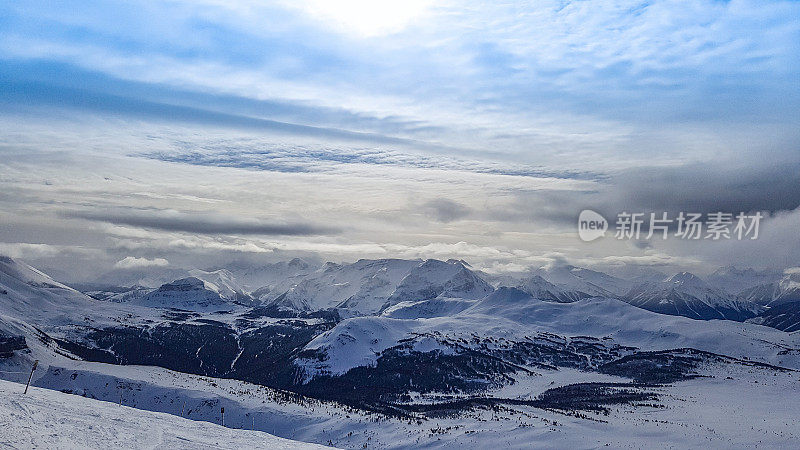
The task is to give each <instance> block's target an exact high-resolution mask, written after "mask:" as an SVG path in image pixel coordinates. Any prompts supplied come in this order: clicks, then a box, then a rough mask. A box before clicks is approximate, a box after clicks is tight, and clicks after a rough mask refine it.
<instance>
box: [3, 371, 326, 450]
mask: <svg viewBox="0 0 800 450" xmlns="http://www.w3.org/2000/svg"><path fill="white" fill-rule="evenodd" d="M24 388H25V386H24V385H22V384H18V383H13V382H10V381H2V380H0V424H2V425H0V447H3V448H92V449H107V448H130V449H138V448H270V449H315V448H326V447H323V446H320V445H315V444H307V443H304V442H297V441H291V440H289V439H283V438H279V437H276V436H272V435H270V434H267V433H264V432H262V431H252V430H236V429H232V428H226V427H223V426H221V425H216V424H213V423H209V422H200V421H194V420H189V419H184V418H181V417H178V416H175V415H171V414H165V413H159V412H150V411H143V410H140V409H135V408H130V407H127V406H120V405H116V404H114V403H109V402H103V401H99V400H93V399H90V398H83V397H80V396H77V395H70V394H65V393H62V392H59V391H54V390H50V389H43V388H38V387H32V388H30V389H29V391H28V394H27V395H23V394H22V392H23V390H24Z"/></svg>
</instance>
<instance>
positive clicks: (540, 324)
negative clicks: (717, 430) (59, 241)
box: [0, 257, 800, 447]
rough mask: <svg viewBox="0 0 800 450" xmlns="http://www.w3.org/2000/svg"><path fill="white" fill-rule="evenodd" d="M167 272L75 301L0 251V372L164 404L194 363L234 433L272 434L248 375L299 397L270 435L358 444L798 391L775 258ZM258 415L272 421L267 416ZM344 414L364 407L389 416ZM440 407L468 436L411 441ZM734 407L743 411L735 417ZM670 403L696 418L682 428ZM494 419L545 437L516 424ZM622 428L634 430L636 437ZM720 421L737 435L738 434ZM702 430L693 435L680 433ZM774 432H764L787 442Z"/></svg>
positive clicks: (790, 291)
mask: <svg viewBox="0 0 800 450" xmlns="http://www.w3.org/2000/svg"><path fill="white" fill-rule="evenodd" d="M270 268H274V270H275V273H271V272H270ZM182 273H185V275H186V276H183V277H181V278H179V279H176V280H174V281H170V282H167V283H164V284H162V285H161V286H160V287H157V288H150V289H148V288H145V287H142V286H134V287H128V288H126V287H124V286H108V287H107V288H106V289H107V290H106V291H102V292H101V291H97V290H89V289H87V293H89V294H91V295H87V294H86V293H83V292H81V291H79V290H76V289H73V288H71V287H69V286H67V285H65V284H62V283H59V282H57V281H55V280H53V279H52V278H50V277H48V276H47V275H45V274H44V273H42V272H41V271H38V270H36V269H34V268H33V267H30V266H28V265H26V264H24V263H22V262H20V261H16V260H12V259H10V258H5V257H4V258H2V259H0V377H4V378H7V379H13V380H14V381H21V380H24V377H25V369H26V368H29V367H30V363H31V361H32V360H33V359H39V360H40V361H41V363H42V366H43V369H42V370H43V371H42V372H40V373H39V374H38V375H37V376H36V377H35V379H34V384H35V385H37V386H43V387H48V388H52V389H57V390H64V391H68V392H73V393H82V395H85V396H92V397H96V398H100V399H104V400H107V401H112V402H116V401H118V400H119V399H117V398H115V396H119V394H120V392H119V391H118V390H117V389H116V388H115V389H111V388H109V386H123V385H130V386H139V389H142V391H136V390H135V389H133V390H131V391H130V392H131V395H133V394H132V393H133V392H145V391H147V392H148V394H147V395H148V396H149V395H151V394H150V393H149V392H152V393H153V394H152V395H153V396H152V397H147V398H146V399H145V397H138V400H136V402H137V403H136V404H138V405H140V406H141V407H142V408H144V409H150V410H155V411H166V412H171V413H175V411H176V410H177V407H176V406H169V405H167V404H165V403H164V402H166V401H167V399H171V400H170V401H172V402H175V401H179V402H184V401H188V400H185V399H188V398H191V395H194V394H191V395H190V394H187V393H188V392H189V391H184V389H189V390H191V389H195V388H196V383H197V381H196V380H195V379H193V378H187V377H188V375H184V374H194V375H193V376H199V377H206V378H203V379H207V380H217V381H210V382H209V383H213V384H214V385H219V384H220V383H222V384H225V383H228V384H225V385H226V386H228V387H226V388H225V389H227V391H225V392H228V393H224V392H223V391H220V392H218V393H217V394H214V395H219V396H223V397H219V398H230V399H233V398H237V399H236V400H230V401H231V402H230V403H226V408H230V410H231V411H236V416H235V417H237V419H236V422H231V423H238V424H239V426H241V427H244V426H245V425H246V423H247V422H246V421H247V420H248V419H250V421H251V422H252V423H251V426H252V427H255V428H256V429H261V430H265V431H269V425H270V423H271V422H270V419H265V418H264V417H265V416H263V415H262V416H259V417H261V419H259V420H260V425H259V427H260V428H259V427H257V426H256V425H257V424H256V419H255V418H254V417H255V416H254V415H255V414H256V411H257V408H260V407H257V406H256V405H257V404H256V403H253V404H252V405H251V404H250V403H248V402H249V400H244V399H243V398H239V397H237V396H238V395H239V394H235V393H236V392H240V391H241V392H244V391H247V390H249V389H252V388H251V387H246V386H259V388H258V389H266V390H267V391H264V392H269V394H268V396H274V398H282V399H283V400H281V402H286V405H295V406H285V407H286V408H290V409H291V408H296V409H292V411H295V412H293V413H292V414H293V415H292V416H291V418H288V417H284V418H282V419H277V418H276V419H272V420H274V421H278V422H280V421H283V422H281V423H283V424H284V425H281V426H280V427H278V429H276V431H275V432H276V434H277V435H279V436H282V437H289V438H298V439H301V440H307V441H312V442H316V443H321V444H334V445H341V446H348V447H349V446H362V445H363V444H364V442H367V441H365V440H364V439H361V437H356V438H354V437H353V434H352V432H353V431H354V430H357V431H358V432H360V433H372V434H370V435H369V436H373V437H374V439H375V441H374V442H381V443H383V445H382V446H384V447H393V446H396V447H408V446H414V445H417V444H421V443H423V444H424V443H427V444H425V445H428V444H432V443H433V442H434V439H436V438H439V437H443V436H446V437H445V441H446V446H460V445H466V444H467V443H468V442H473V443H474V442H478V443H482V444H481V445H486V444H488V442H490V441H491V438H490V434H491V431H490V428H485V427H483V425H480V424H481V423H482V422H481V420H485V417H484V416H483V415H482V414H483V413H481V412H480V411H484V409H485V408H488V409H485V410H486V411H492V410H494V411H498V410H502V411H506V412H507V414H509V415H510V416H507V417H514V419H513V420H516V421H517V422H520V421H529V420H530V418H531V417H532V416H531V414H533V416H536V417H545V416H546V417H548V418H547V419H546V420H548V421H553V422H558V421H563V420H564V419H563V418H561V419H558V420H556V419H555V418H552V417H551V415H552V414H565V417H571V419H569V420H570V425H569V428H568V429H569V430H570V432H578V433H579V434H577V435H575V436H572V437H570V438H569V439H567V440H566V441H563V442H565V443H570V444H571V445H575V446H591V445H593V444H591V442H594V441H591V440H590V439H591V438H590V436H591V435H590V434H586V432H587V429H584V428H585V426H586V424H587V422H585V421H592V420H595V419H596V420H601V421H602V423H610V425H607V427H608V428H603V429H602V431H601V432H600V435H602V436H606V437H605V438H604V439H607V441H609V440H611V439H612V437H613V436H614V434H613V433H612V431H616V432H621V430H622V429H624V428H625V427H626V426H627V425H625V424H627V422H625V419H623V417H625V415H626V414H628V413H625V412H624V411H628V410H629V411H640V410H646V411H647V413H648V414H654V413H655V411H660V410H661V408H665V409H664V410H665V411H668V412H665V413H664V414H661V417H662V418H663V419H664V423H665V426H667V425H666V424H667V423H671V424H675V427H676V428H675V429H682V428H681V427H683V426H695V427H697V426H701V425H698V424H699V423H701V422H702V420H701V419H700V418H699V417H700V416H699V414H700V413H699V411H700V410H699V409H698V410H689V411H687V410H686V406H685V404H683V403H679V401H684V402H685V401H696V402H698V405H700V404H702V403H703V402H712V403H713V402H714V401H717V402H722V403H721V404H722V407H723V408H734V407H735V405H734V400H733V399H731V400H724V399H722V400H721V399H719V398H716V399H715V398H709V397H708V395H710V394H707V393H708V392H725V391H726V389H731V390H737V389H738V390H744V391H745V392H749V393H750V394H749V395H752V396H758V397H759V398H773V399H775V401H778V400H777V399H780V398H782V396H783V395H785V394H787V392H788V393H791V394H797V393H798V391H797V385H796V383H794V384H792V382H791V380H794V379H796V377H797V373H798V372H797V370H798V369H800V334H798V333H797V332H794V331H795V330H796V329H797V328H798V326H800V325H798V324H800V320H797V316H796V314H797V312H798V308H797V307H796V306H797V305H800V303H797V302H795V301H794V299H795V298H796V297H794V295H795V292H796V289H797V272H796V271H794V270H791V269H790V270H787V271H786V272H785V273H784V274H783V276H781V277H779V278H777V279H775V280H774V281H772V282H771V283H769V284H762V285H755V286H750V287H749V288H746V289H745V291H744V292H743V293H742V294H731V293H729V292H728V290H726V289H720V288H719V287H717V286H716V285H713V284H712V283H709V282H707V281H705V280H703V279H701V278H700V277H698V276H695V275H693V274H690V273H685V272H683V273H678V274H675V275H673V276H669V277H666V278H664V279H662V280H656V281H653V280H648V281H646V282H641V278H639V279H638V280H626V279H623V278H619V277H615V276H611V275H608V274H605V273H602V272H599V271H595V270H590V269H583V268H578V267H573V266H562V267H551V268H546V269H539V270H533V271H531V272H530V273H527V274H524V275H521V276H515V277H497V278H494V279H493V280H491V281H492V282H493V283H494V284H490V283H489V282H488V281H487V280H486V279H485V278H484V276H483V274H481V273H480V272H478V271H475V270H473V269H472V268H471V267H470V266H469V265H468V264H466V263H465V262H463V261H457V260H449V261H439V260H399V259H382V260H359V261H356V262H354V263H343V264H335V263H326V264H320V265H318V266H316V265H314V264H311V263H306V262H305V261H302V260H293V261H289V262H287V263H278V264H273V265H262V266H259V267H258V268H257V269H253V270H252V271H247V270H246V269H245V268H244V267H234V269H233V270H228V269H225V268H215V269H207V270H197V269H192V270H187V271H184V272H182ZM729 273H730V271H729ZM745 273H749V272H745ZM237 274H244V275H242V276H243V277H244V278H245V279H246V281H242V279H241V278H240V276H239V275H237ZM717 275H719V274H717ZM756 278H758V279H759V280H760V278H759V276H754V277H753V279H752V280H750V281H748V282H747V283H748V284H749V283H752V282H754V281H756ZM716 279H717V280H719V279H720V277H719V276H718V277H717V278H716ZM256 280H261V281H259V282H265V283H267V284H265V285H264V286H258V285H257V284H254V281H256ZM101 282H102V280H97V283H93V284H92V285H93V286H97V285H100V284H101ZM759 286H760V290H758V289H754V288H755V287H759ZM767 286H769V287H767ZM281 291H282V292H281ZM757 294H758V295H757ZM100 363H104V364H100ZM109 363H110V364H109ZM134 367H136V369H135V370H134ZM155 367H161V368H166V369H171V370H174V371H178V372H180V373H181V375H169V377H171V378H169V379H174V380H175V382H174V383H173V384H171V385H170V386H166V385H163V380H162V381H157V380H158V377H156V376H155V375H152V374H153V373H156V372H153V371H154V370H163V369H155ZM4 373H6V374H9V375H3V374H4ZM158 373H162V375H159V377H161V376H164V375H163V373H165V372H158ZM169 373H170V374H172V373H173V372H169ZM174 373H177V372H174ZM69 374H74V376H73V375H69ZM67 375H69V376H67ZM208 377H213V378H208ZM793 377H794V378H793ZM137 379H138V380H139V381H135V380H137ZM145 379H146V380H147V381H142V380H145ZM223 379H224V380H223ZM115 380H116V381H115ZM120 380H123V381H120ZM124 380H127V381H124ZM192 380H195V381H192ZM225 380H227V381H225ZM744 380H747V381H744ZM755 380H759V384H762V383H766V381H765V380H769V384H763V385H757V384H755V383H753V381H755ZM223 381H224V383H223ZM120 383H123V384H120ZM126 383H128V384H126ZM154 383H155V384H154ZM158 383H162V384H158ZM156 384H158V387H157V389H156V388H155V387H154V386H156ZM147 386H150V387H147ZM192 386H195V387H192ZM204 386H206V385H204ZM792 386H793V387H792ZM204 389H206V388H204ZM208 389H210V388H208ZM214 389H216V388H214ZM275 389H277V390H275ZM770 389H774V391H773V390H770ZM779 390H783V392H780V393H779V392H778V391H779ZM787 390H788V391H787ZM124 392H129V391H127V390H126V391H124ZM156 392H157V393H158V394H156ZM214 392H217V391H216V390H214ZM280 393H282V394H280ZM141 395H144V394H141ZM187 395H190V397H187ZM260 395H261V396H262V397H263V396H264V395H267V394H263V393H262V394H260ZM124 396H125V394H124V393H123V395H122V397H124ZM225 396H229V397H225ZM230 396H232V397H230ZM698 396H699V397H698ZM157 398H158V400H157ZM698 398H700V399H699V400H698ZM310 399H315V400H313V402H320V403H315V405H317V406H315V407H314V408H315V409H319V411H323V410H324V411H327V412H326V413H325V414H336V417H337V419H336V420H335V421H329V420H328V419H324V417H323V416H320V415H318V414H321V413H315V412H301V411H305V409H303V408H301V407H298V406H296V405H299V404H303V402H310V401H312V400H310ZM673 399H678V400H676V401H673ZM690 399H691V400H690ZM145 400H146V401H145ZM211 400H213V398H205V400H203V402H200V403H197V406H196V407H195V409H193V411H195V410H196V411H204V412H203V414H207V415H206V416H202V417H201V416H197V417H198V418H200V420H209V419H210V417H211V416H208V414H211V413H212V411H213V409H211V408H209V407H207V406H202V405H205V404H206V403H204V402H206V401H211ZM59 401H60V400H59ZM131 401H133V400H131ZM192 401H194V400H192ZM139 402H141V403H139ZM225 402H228V400H225ZM330 402H335V403H330ZM245 405H250V406H245ZM342 405H346V406H342ZM643 405H646V406H643ZM680 405H684V406H680ZM282 407H283V406H282ZM699 407H700V406H698V408H699ZM269 408H273V409H271V410H270V411H273V412H271V413H270V414H273V415H274V414H275V413H274V411H277V410H278V409H280V408H279V407H278V406H277V405H274V406H269ZM275 408H277V409H275ZM352 408H355V409H352ZM497 408H499V409H497ZM620 408H621V409H620ZM682 408H683V409H682ZM259 411H262V412H261V413H260V414H265V413H264V412H263V410H259ZM353 411H362V412H363V413H364V414H378V415H381V417H384V418H383V419H381V421H386V424H385V425H381V421H375V422H372V421H371V420H370V419H367V420H365V419H364V416H359V415H358V414H362V413H356V412H353ZM443 411H449V413H448V414H455V415H454V416H453V418H452V420H449V421H448V422H447V423H449V424H450V425H448V426H451V427H457V428H456V429H462V428H463V429H465V430H467V429H469V430H473V431H475V432H476V433H480V436H471V435H470V434H469V433H468V434H466V435H465V434H464V433H461V432H458V433H455V432H453V429H452V428H451V430H450V431H447V432H442V433H443V434H442V435H439V434H437V433H438V432H436V433H427V434H422V435H420V434H415V433H416V432H415V431H414V430H415V428H414V426H412V424H415V423H417V421H419V423H425V422H428V421H429V420H432V419H431V418H433V417H441V414H442V413H443ZM545 411H550V412H547V413H545ZM553 411H556V412H555V413H553ZM738 413H739V414H743V417H742V418H741V421H740V422H739V423H744V422H745V419H746V418H747V413H746V412H738ZM198 414H200V413H198ZM351 414H352V415H351ZM476 414H477V415H476ZM504 414H506V413H504ZM542 414H545V416H542ZM681 414H683V415H684V416H685V415H686V414H688V416H687V417H692V419H691V420H694V421H696V423H692V422H691V421H690V422H689V423H688V424H687V422H686V421H687V420H689V419H685V418H682V417H683V416H681ZM693 414H694V415H693ZM786 414H789V412H787V413H786ZM608 415H610V416H608ZM790 415H791V414H789V415H787V416H781V417H783V418H781V419H780V420H789V419H788V417H789V416H790ZM232 417H233V416H232ZM270 417H272V416H270ZM356 417H359V418H358V419H357V420H358V421H362V422H357V420H356ZM476 417H480V418H481V419H480V420H479V419H476ZM603 417H606V418H603ZM608 417H610V419H609V418H608ZM409 418H413V419H412V420H411V421H410V422H409ZM750 418H751V419H755V417H750ZM573 419H574V420H573ZM492 420H494V419H492ZM275 423H277V422H275ZM289 423H291V424H294V425H287V424H289ZM311 423H313V424H315V425H313V426H312V425H310V424H311ZM323 423H325V425H322V424H323ZM364 423H373V424H374V425H369V426H367V427H365V426H364ZM403 423H407V424H408V425H409V426H406V425H402V424H403ZM428 423H429V422H428ZM525 423H528V422H525ZM678 423H680V424H681V425H678ZM416 426H419V424H417V425H416ZM425 426H428V425H425ZM615 427H616V428H615ZM620 427H622V428H620ZM701 427H702V426H701ZM298 428H303V429H304V430H305V431H304V432H300V433H298V432H297V429H298ZM429 428H430V427H429ZM698 429H699V428H698ZM326 430H327V431H326ZM581 430H582V431H581ZM507 431H508V432H509V433H511V435H510V436H517V437H519V438H522V437H523V436H524V437H525V438H526V439H530V440H531V442H541V443H542V445H544V443H546V442H550V441H548V440H546V439H544V435H538V434H536V433H533V431H531V430H527V428H525V429H522V430H521V431H513V430H511V429H509V430H507ZM515 433H516V434H515ZM530 433H533V434H530ZM580 433H583V434H580ZM627 433H628V436H629V437H630V439H634V437H633V436H634V435H635V434H636V433H633V432H631V431H630V430H628V431H627ZM728 433H729V434H728V435H726V436H728V437H730V436H734V435H735V436H736V438H737V439H741V438H742V436H741V435H740V434H736V433H739V431H735V430H730V431H729V432H728ZM782 433H784V435H783V436H784V437H785V436H790V435H792V432H791V431H788V430H783V431H782ZM708 435H709V432H707V431H704V432H698V434H697V435H696V436H694V437H692V438H691V439H690V441H687V442H691V443H700V442H704V441H703V439H706V438H707V437H708ZM365 436H366V435H365ZM409 436H416V437H415V438H414V439H413V440H410V439H411V438H409ZM457 436H463V437H464V438H463V439H462V438H460V437H457ZM759 436H761V439H766V437H765V435H761V434H759ZM362 437H363V436H362ZM432 437H433V439H432ZM717 437H719V436H717ZM464 439H476V441H469V440H466V441H465V440H464ZM543 439H544V440H543ZM775 439H776V440H773V441H770V442H774V443H783V442H785V441H784V440H781V439H780V438H775ZM722 442H723V441H719V442H718V443H720V444H721V443H722ZM676 445H680V444H677V443H676Z"/></svg>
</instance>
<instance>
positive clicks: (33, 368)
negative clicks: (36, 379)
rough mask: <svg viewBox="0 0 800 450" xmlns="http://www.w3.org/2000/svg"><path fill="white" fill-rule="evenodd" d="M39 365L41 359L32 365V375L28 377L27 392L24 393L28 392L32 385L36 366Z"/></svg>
mask: <svg viewBox="0 0 800 450" xmlns="http://www.w3.org/2000/svg"><path fill="white" fill-rule="evenodd" d="M38 365H39V360H38V359H37V360H36V361H34V362H33V367H31V375H30V376H29V377H28V384H26V385H25V392H24V394H27V393H28V386H30V385H31V380H32V379H33V371H34V370H36V367H37V366H38Z"/></svg>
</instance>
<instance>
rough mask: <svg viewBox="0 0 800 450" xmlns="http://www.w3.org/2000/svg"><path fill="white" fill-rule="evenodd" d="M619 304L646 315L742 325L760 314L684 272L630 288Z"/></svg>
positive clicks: (757, 308) (751, 305)
mask: <svg viewBox="0 0 800 450" xmlns="http://www.w3.org/2000/svg"><path fill="white" fill-rule="evenodd" d="M623 300H625V301H626V302H628V303H630V304H631V305H634V306H638V307H639V308H643V309H646V310H649V311H654V312H658V313H661V314H672V315H677V316H685V317H690V318H693V319H703V320H708V319H729V320H737V321H743V320H746V319H749V318H751V317H754V316H756V315H757V314H758V313H760V312H761V311H762V310H763V308H761V307H760V306H759V305H757V304H755V303H753V302H748V301H742V300H739V299H737V298H736V297H735V296H734V295H731V294H726V293H724V292H721V291H719V290H717V289H714V288H712V287H711V286H709V285H708V283H706V282H705V281H703V280H701V279H700V278H699V277H697V276H695V275H693V274H691V273H688V272H681V273H678V274H675V275H673V276H671V277H669V278H667V279H666V280H664V281H662V282H659V283H643V284H640V285H637V286H634V287H633V289H631V290H630V291H629V292H628V293H627V294H626V295H625V296H624V297H623Z"/></svg>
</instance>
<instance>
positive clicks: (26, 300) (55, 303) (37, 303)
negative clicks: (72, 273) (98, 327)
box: [0, 256, 102, 324]
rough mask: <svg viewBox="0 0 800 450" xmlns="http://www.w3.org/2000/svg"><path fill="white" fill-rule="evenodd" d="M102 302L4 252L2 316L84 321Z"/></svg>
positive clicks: (0, 267)
mask: <svg viewBox="0 0 800 450" xmlns="http://www.w3.org/2000/svg"><path fill="white" fill-rule="evenodd" d="M100 303H102V302H99V301H97V300H95V299H93V298H91V297H89V296H87V295H85V294H82V293H80V292H78V291H76V290H75V289H72V288H71V287H68V286H65V285H63V284H61V283H58V282H56V281H54V280H53V279H52V278H50V277H49V276H47V275H45V274H44V273H42V272H40V271H38V270H36V269H34V268H33V267H31V266H29V265H27V264H25V263H23V262H21V261H15V260H13V259H11V258H8V257H5V256H0V316H5V318H6V320H10V319H17V320H23V319H24V320H26V321H29V322H30V323H31V324H42V323H61V324H63V323H71V322H73V321H76V320H77V321H80V322H82V319H83V318H84V317H88V316H91V315H92V314H93V312H94V311H96V309H97V307H98V304H100Z"/></svg>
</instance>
